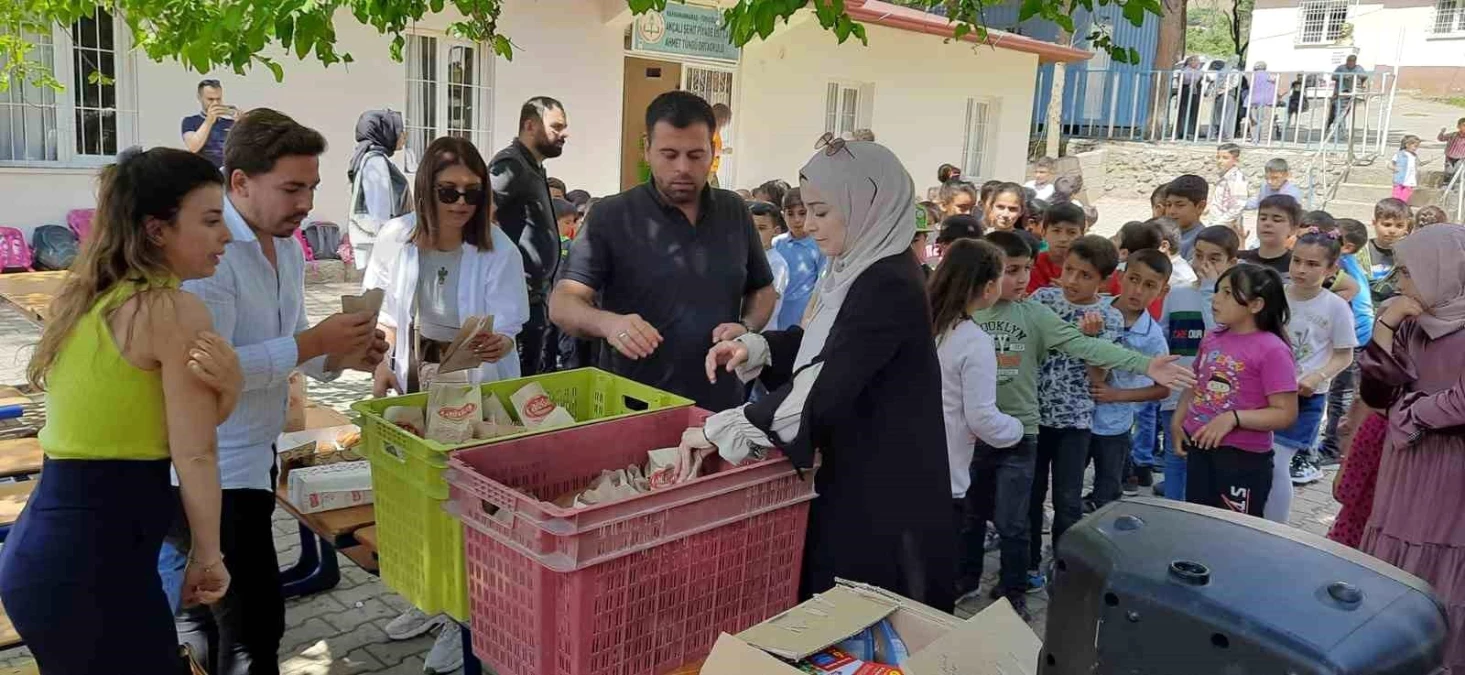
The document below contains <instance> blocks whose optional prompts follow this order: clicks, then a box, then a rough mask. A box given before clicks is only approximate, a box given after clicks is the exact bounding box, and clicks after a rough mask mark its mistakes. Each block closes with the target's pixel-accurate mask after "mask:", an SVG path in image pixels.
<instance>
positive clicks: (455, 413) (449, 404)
mask: <svg viewBox="0 0 1465 675" xmlns="http://www.w3.org/2000/svg"><path fill="white" fill-rule="evenodd" d="M472 372H473V371H466V370H465V371H458V372H456V373H442V372H440V373H438V375H437V378H436V379H434V380H433V382H432V386H431V387H429V388H428V391H427V440H429V441H437V442H438V443H442V444H444V445H458V444H460V443H467V442H468V441H471V440H473V426H474V424H475V423H477V422H482V421H483V393H482V390H481V389H479V387H478V385H476V384H474V383H473V378H472V377H471V374H472Z"/></svg>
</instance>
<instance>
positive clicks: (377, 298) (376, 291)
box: [341, 288, 385, 363]
mask: <svg viewBox="0 0 1465 675" xmlns="http://www.w3.org/2000/svg"><path fill="white" fill-rule="evenodd" d="M384 297H385V293H384V292H383V291H382V289H380V288H373V289H371V290H368V291H366V292H365V293H362V294H361V295H359V296H357V295H343V296H341V312H343V313H345V314H370V315H371V318H372V322H373V323H375V322H376V317H377V315H378V314H381V311H382V299H383V298H384ZM352 356H353V357H355V358H353V359H351V360H350V361H348V362H347V363H356V362H359V361H361V360H364V359H365V358H366V352H362V353H360V354H353V355H352Z"/></svg>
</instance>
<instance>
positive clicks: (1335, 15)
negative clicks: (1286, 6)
mask: <svg viewBox="0 0 1465 675" xmlns="http://www.w3.org/2000/svg"><path fill="white" fill-rule="evenodd" d="M1348 2H1349V0H1303V2H1302V4H1300V5H1298V7H1297V13H1298V17H1297V24H1298V30H1297V44H1301V45H1326V44H1333V43H1334V42H1337V41H1338V40H1339V39H1340V38H1342V37H1343V24H1345V23H1347V22H1348Z"/></svg>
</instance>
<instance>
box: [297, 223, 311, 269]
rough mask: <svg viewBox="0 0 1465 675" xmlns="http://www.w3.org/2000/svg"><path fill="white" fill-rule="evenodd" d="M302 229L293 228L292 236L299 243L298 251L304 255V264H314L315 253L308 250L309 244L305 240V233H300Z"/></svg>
mask: <svg viewBox="0 0 1465 675" xmlns="http://www.w3.org/2000/svg"><path fill="white" fill-rule="evenodd" d="M303 229H304V228H299V227H297V228H295V234H294V235H293V236H294V237H295V241H297V242H300V251H301V252H302V253H304V254H305V262H314V261H315V251H312V250H310V242H308V241H306V240H305V233H304V232H302V231H301V230H303Z"/></svg>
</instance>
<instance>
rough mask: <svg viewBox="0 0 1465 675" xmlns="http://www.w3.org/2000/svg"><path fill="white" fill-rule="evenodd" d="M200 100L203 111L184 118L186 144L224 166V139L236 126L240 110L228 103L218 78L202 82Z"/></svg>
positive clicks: (190, 150) (216, 163)
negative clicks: (235, 121)
mask: <svg viewBox="0 0 1465 675" xmlns="http://www.w3.org/2000/svg"><path fill="white" fill-rule="evenodd" d="M198 103H199V106H200V107H202V109H203V112H201V113H199V114H196V115H189V116H188V117H185V118H183V143H184V145H185V146H186V147H187V148H188V151H189V152H195V153H198V154H200V155H203V157H204V158H205V159H207V160H209V161H210V162H213V163H214V166H216V167H222V166H224V139H225V138H228V136H229V129H231V128H233V126H234V118H235V117H238V116H239V109H238V108H235V107H234V106H232V105H224V86H223V85H222V84H219V81H218V80H203V81H202V82H199V83H198Z"/></svg>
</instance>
